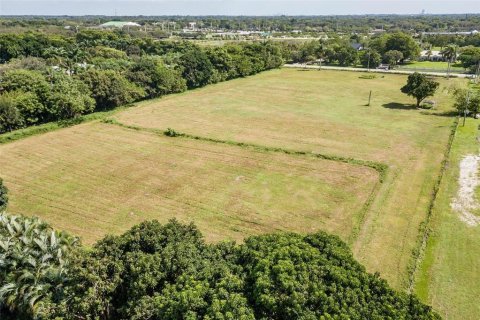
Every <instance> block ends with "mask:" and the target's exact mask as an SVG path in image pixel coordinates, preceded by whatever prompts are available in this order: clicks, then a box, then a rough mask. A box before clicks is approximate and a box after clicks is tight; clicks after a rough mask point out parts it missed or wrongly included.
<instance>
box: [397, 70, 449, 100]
mask: <svg viewBox="0 0 480 320" xmlns="http://www.w3.org/2000/svg"><path fill="white" fill-rule="evenodd" d="M439 85H440V84H439V83H438V82H436V81H434V80H431V79H429V78H427V76H426V75H424V74H420V73H418V72H415V73H413V74H411V75H409V76H408V80H407V84H406V85H405V86H403V87H402V88H401V91H402V92H403V93H405V94H407V95H409V96H412V97H414V98H415V99H416V100H417V104H416V106H417V108H418V107H419V106H420V103H421V102H422V101H423V100H424V99H425V98H427V97H429V96H433V95H434V94H435V91H437V89H438V86H439Z"/></svg>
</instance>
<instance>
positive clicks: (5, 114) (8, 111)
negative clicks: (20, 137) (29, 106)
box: [0, 92, 25, 133]
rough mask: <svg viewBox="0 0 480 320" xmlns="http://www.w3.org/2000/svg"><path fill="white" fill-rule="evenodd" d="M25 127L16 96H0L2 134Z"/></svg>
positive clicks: (8, 94)
mask: <svg viewBox="0 0 480 320" xmlns="http://www.w3.org/2000/svg"><path fill="white" fill-rule="evenodd" d="M24 125H25V119H24V118H23V116H22V114H21V113H20V110H18V108H17V104H16V101H15V97H14V95H13V94H11V93H8V92H7V93H4V94H2V95H0V133H4V132H8V131H12V130H15V129H18V128H21V127H23V126H24Z"/></svg>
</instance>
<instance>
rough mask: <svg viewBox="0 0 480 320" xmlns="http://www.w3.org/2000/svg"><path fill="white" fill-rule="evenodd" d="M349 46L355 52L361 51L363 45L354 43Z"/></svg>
mask: <svg viewBox="0 0 480 320" xmlns="http://www.w3.org/2000/svg"><path fill="white" fill-rule="evenodd" d="M350 45H351V46H352V48H353V49H355V50H357V51H361V50H363V44H361V43H357V42H354V43H352V44H350Z"/></svg>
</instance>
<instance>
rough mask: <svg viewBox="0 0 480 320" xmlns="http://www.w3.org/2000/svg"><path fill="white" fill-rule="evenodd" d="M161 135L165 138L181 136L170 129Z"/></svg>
mask: <svg viewBox="0 0 480 320" xmlns="http://www.w3.org/2000/svg"><path fill="white" fill-rule="evenodd" d="M163 134H164V135H166V136H167V137H178V136H181V135H182V134H181V133H179V132H177V131H175V130H173V129H172V128H168V129H167V130H165V131H164V132H163Z"/></svg>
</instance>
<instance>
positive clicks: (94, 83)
mask: <svg viewBox="0 0 480 320" xmlns="http://www.w3.org/2000/svg"><path fill="white" fill-rule="evenodd" d="M80 79H81V80H82V81H83V82H84V83H86V84H87V86H88V88H89V89H90V92H91V93H92V97H93V98H94V99H95V102H96V108H97V109H100V110H102V109H111V108H115V107H118V106H121V105H125V104H128V103H131V102H133V101H136V100H139V99H141V98H143V97H144V96H145V91H144V90H143V89H141V88H140V87H138V86H136V85H135V84H133V83H131V82H130V81H128V80H127V79H126V78H125V77H124V76H123V75H122V74H120V73H119V72H117V71H113V70H105V71H103V70H95V69H90V70H88V71H86V72H83V73H82V74H81V75H80Z"/></svg>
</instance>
